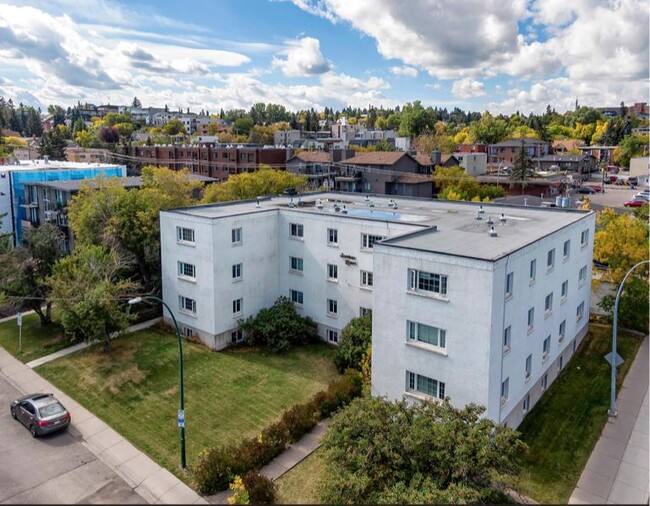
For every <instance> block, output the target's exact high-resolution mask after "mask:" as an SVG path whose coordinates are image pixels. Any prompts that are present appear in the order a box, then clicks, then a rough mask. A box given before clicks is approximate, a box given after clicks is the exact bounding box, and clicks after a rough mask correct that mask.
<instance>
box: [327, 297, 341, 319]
mask: <svg viewBox="0 0 650 506" xmlns="http://www.w3.org/2000/svg"><path fill="white" fill-rule="evenodd" d="M338 312H339V303H338V302H337V301H336V300H335V299H327V314H328V315H329V316H336V315H337V314H338Z"/></svg>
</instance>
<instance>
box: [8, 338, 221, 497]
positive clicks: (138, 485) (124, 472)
mask: <svg viewBox="0 0 650 506" xmlns="http://www.w3.org/2000/svg"><path fill="white" fill-rule="evenodd" d="M0 374H2V375H3V376H5V377H6V378H7V379H8V381H9V382H10V383H11V384H12V385H14V386H15V387H16V389H18V390H19V391H21V392H24V393H31V392H38V391H42V392H51V393H53V394H54V395H55V396H56V397H57V398H58V399H59V400H60V401H61V402H62V403H63V405H64V406H65V407H66V408H68V409H69V410H70V412H71V413H72V424H71V425H70V429H69V431H70V433H71V434H72V435H73V436H74V437H75V438H76V439H78V440H80V441H81V443H82V444H83V445H84V446H85V447H86V448H87V449H88V450H89V451H90V452H91V453H93V454H94V455H95V456H96V457H97V458H98V459H99V460H101V461H102V462H104V463H105V464H106V465H108V466H109V467H110V468H111V469H113V470H114V471H115V473H116V474H117V475H118V476H120V477H121V478H122V479H123V480H124V481H126V482H127V483H128V484H129V486H131V487H133V489H134V490H135V491H136V492H137V493H138V494H139V495H140V496H141V497H142V498H143V499H144V500H145V501H147V502H148V503H150V504H154V503H161V504H208V503H207V501H206V500H205V499H203V498H202V497H201V496H199V495H198V494H197V493H196V492H194V490H192V489H191V488H190V487H188V486H187V485H185V484H184V483H183V482H182V481H180V480H179V479H178V478H177V477H176V476H174V475H173V474H172V473H170V472H169V471H167V470H166V469H164V468H162V467H161V466H159V465H158V464H157V463H156V462H154V461H153V460H152V459H150V458H149V457H147V456H146V455H145V454H144V453H142V452H141V451H140V450H138V449H137V448H136V447H135V446H133V445H132V444H131V443H129V442H128V441H127V440H126V439H124V438H123V437H122V436H121V435H120V434H118V433H117V432H115V431H114V430H113V429H111V428H110V427H109V426H108V425H107V424H105V423H104V422H102V421H101V420H100V419H99V418H97V417H96V416H95V415H93V414H92V413H91V412H90V411H88V410H87V409H85V408H84V407H82V406H81V405H80V404H79V403H78V402H76V401H74V400H73V399H72V398H71V397H68V396H67V395H66V394H64V393H63V392H62V391H60V390H59V389H58V388H56V387H55V386H53V385H52V384H51V383H49V382H48V381H46V380H45V379H43V378H41V377H40V376H39V375H38V374H36V372H34V371H33V370H32V369H31V368H30V367H28V366H27V365H26V364H23V363H22V362H20V361H18V360H17V359H15V358H14V357H13V356H12V355H10V354H9V353H8V352H7V351H6V350H5V349H4V348H2V347H0Z"/></svg>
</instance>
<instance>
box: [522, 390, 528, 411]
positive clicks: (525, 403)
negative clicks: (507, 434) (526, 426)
mask: <svg viewBox="0 0 650 506" xmlns="http://www.w3.org/2000/svg"><path fill="white" fill-rule="evenodd" d="M521 407H522V411H523V412H524V413H528V410H529V409H530V394H526V397H524V402H523V403H522V405H521Z"/></svg>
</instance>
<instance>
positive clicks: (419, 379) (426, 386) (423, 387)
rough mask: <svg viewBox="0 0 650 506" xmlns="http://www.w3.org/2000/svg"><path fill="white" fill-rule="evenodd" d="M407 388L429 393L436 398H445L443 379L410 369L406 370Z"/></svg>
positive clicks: (411, 390) (409, 390) (410, 390)
mask: <svg viewBox="0 0 650 506" xmlns="http://www.w3.org/2000/svg"><path fill="white" fill-rule="evenodd" d="M406 390H407V392H418V393H421V394H425V395H429V396H431V397H434V398H436V399H444V398H445V384H444V383H443V382H442V381H438V380H435V379H433V378H428V377H426V376H422V375H421V374H416V373H414V372H410V371H406Z"/></svg>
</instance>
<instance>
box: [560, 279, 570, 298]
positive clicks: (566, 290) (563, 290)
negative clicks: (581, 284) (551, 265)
mask: <svg viewBox="0 0 650 506" xmlns="http://www.w3.org/2000/svg"><path fill="white" fill-rule="evenodd" d="M568 295H569V280H568V279H565V280H564V282H563V283H562V288H561V290H560V304H564V303H565V302H566V299H567V297H568Z"/></svg>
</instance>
